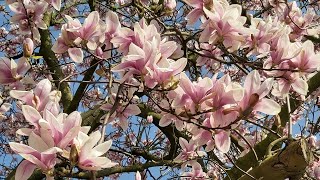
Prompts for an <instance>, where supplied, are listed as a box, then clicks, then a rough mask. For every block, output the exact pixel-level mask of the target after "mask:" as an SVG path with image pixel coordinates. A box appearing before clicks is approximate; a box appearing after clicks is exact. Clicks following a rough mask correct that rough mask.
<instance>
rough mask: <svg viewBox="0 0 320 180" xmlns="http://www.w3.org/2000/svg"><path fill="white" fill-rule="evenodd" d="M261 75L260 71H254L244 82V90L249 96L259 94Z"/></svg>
mask: <svg viewBox="0 0 320 180" xmlns="http://www.w3.org/2000/svg"><path fill="white" fill-rule="evenodd" d="M260 84H261V82H260V75H259V73H258V71H256V70H254V71H252V72H251V73H249V74H248V75H247V77H246V80H245V81H244V89H245V91H246V92H247V93H248V94H252V93H255V92H257V90H258V89H259V88H260Z"/></svg>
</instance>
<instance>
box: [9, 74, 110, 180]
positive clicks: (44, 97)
mask: <svg viewBox="0 0 320 180" xmlns="http://www.w3.org/2000/svg"><path fill="white" fill-rule="evenodd" d="M10 94H11V96H12V97H14V98H17V99H19V100H22V101H24V102H25V104H26V105H22V112H23V115H24V118H25V120H26V121H27V122H29V124H30V125H31V126H32V128H22V129H19V130H18V131H17V132H16V133H17V134H19V135H22V136H27V137H28V145H25V144H22V143H15V142H10V147H11V149H12V150H13V151H14V152H16V153H17V154H19V155H20V156H22V157H23V158H24V159H25V160H24V161H22V162H21V163H20V165H19V167H18V168H17V171H16V175H15V176H16V179H28V178H29V176H31V174H32V172H33V171H34V170H35V169H36V168H39V169H41V171H42V172H43V173H44V174H46V175H47V177H48V178H52V176H53V175H54V173H55V172H54V166H55V165H56V164H57V163H59V162H61V161H62V160H61V159H59V158H58V155H61V156H63V157H65V158H66V159H69V160H70V162H72V163H73V164H74V165H77V166H78V167H79V168H81V169H83V170H100V169H102V168H108V167H112V166H115V165H116V163H113V162H111V161H110V160H109V159H108V158H107V157H101V156H102V155H104V154H105V153H106V152H107V151H108V150H109V148H110V147H111V143H112V142H111V140H109V141H106V142H103V143H101V144H98V145H97V143H98V141H99V140H100V139H101V133H100V131H95V132H93V133H91V134H90V135H87V134H88V132H89V129H90V127H88V126H81V122H82V118H81V115H80V113H79V112H78V111H74V112H72V113H71V114H69V115H68V114H65V113H59V111H60V109H59V100H60V96H61V95H60V94H61V93H60V92H57V91H51V83H50V81H49V80H48V79H44V80H42V81H40V82H39V83H38V84H37V86H36V88H35V89H34V90H32V91H18V90H12V91H11V92H10Z"/></svg>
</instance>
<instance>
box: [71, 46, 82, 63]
mask: <svg viewBox="0 0 320 180" xmlns="http://www.w3.org/2000/svg"><path fill="white" fill-rule="evenodd" d="M68 53H69V56H70V58H71V59H72V60H73V61H74V62H76V63H82V62H83V51H82V49H81V48H69V49H68Z"/></svg>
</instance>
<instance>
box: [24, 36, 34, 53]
mask: <svg viewBox="0 0 320 180" xmlns="http://www.w3.org/2000/svg"><path fill="white" fill-rule="evenodd" d="M33 48H34V44H33V41H32V40H31V39H30V38H26V39H25V40H24V41H23V56H24V57H30V56H31V55H32V53H33Z"/></svg>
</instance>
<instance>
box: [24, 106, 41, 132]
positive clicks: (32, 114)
mask: <svg viewBox="0 0 320 180" xmlns="http://www.w3.org/2000/svg"><path fill="white" fill-rule="evenodd" d="M22 112H23V115H24V117H25V118H26V120H27V121H29V122H30V123H31V124H32V125H34V126H36V127H38V121H39V120H40V119H41V118H42V117H41V115H40V113H39V112H38V111H37V110H36V109H35V108H33V107H31V106H29V105H23V106H22Z"/></svg>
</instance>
